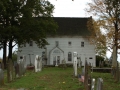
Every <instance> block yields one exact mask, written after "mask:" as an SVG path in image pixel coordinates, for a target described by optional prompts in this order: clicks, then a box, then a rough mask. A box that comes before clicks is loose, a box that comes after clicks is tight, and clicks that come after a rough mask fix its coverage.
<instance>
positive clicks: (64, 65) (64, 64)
mask: <svg viewBox="0 0 120 90" xmlns="http://www.w3.org/2000/svg"><path fill="white" fill-rule="evenodd" d="M62 64H63V69H65V68H66V61H65V59H63V60H62Z"/></svg>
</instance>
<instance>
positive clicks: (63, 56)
mask: <svg viewBox="0 0 120 90" xmlns="http://www.w3.org/2000/svg"><path fill="white" fill-rule="evenodd" d="M53 19H54V21H55V22H56V23H57V24H58V29H57V30H56V35H54V36H47V38H46V40H47V42H48V43H49V44H48V45H46V46H45V48H42V49H41V48H38V47H37V45H36V44H35V42H34V41H30V42H29V43H26V44H25V45H24V47H19V48H18V57H17V58H18V60H19V59H20V57H21V56H24V59H25V60H26V63H25V64H26V65H28V64H30V63H32V64H33V65H34V62H35V57H36V55H39V56H40V57H41V59H42V62H43V64H44V65H59V64H62V60H65V62H66V64H72V63H73V57H74V56H73V53H74V52H77V57H78V59H81V61H82V65H83V66H84V63H85V60H87V62H88V63H91V64H92V65H93V66H94V67H95V66H96V58H95V45H93V44H91V43H90V41H89V36H90V31H89V30H88V28H87V22H88V20H89V19H92V18H91V17H83V18H82V17H81V18H80V17H53Z"/></svg>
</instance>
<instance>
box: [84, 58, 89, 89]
mask: <svg viewBox="0 0 120 90" xmlns="http://www.w3.org/2000/svg"><path fill="white" fill-rule="evenodd" d="M84 70H85V81H84V86H85V89H86V90H88V63H87V58H86V59H85V66H84Z"/></svg>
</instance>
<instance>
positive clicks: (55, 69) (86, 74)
mask: <svg viewBox="0 0 120 90" xmlns="http://www.w3.org/2000/svg"><path fill="white" fill-rule="evenodd" d="M23 62H24V63H23ZM79 64H80V60H79V58H78V59H77V52H74V62H73V65H71V66H69V67H68V66H67V65H66V64H65V60H63V64H62V67H59V66H52V67H50V66H48V67H43V65H42V63H41V57H40V56H39V55H36V58H35V64H34V65H33V66H34V69H27V66H26V65H25V59H24V57H21V59H20V60H19V61H18V62H15V63H14V64H13V63H12V61H11V60H9V62H8V69H7V70H4V69H3V65H0V66H1V67H0V90H119V88H120V85H119V84H120V81H119V80H120V79H119V74H118V73H116V72H117V71H116V69H111V72H102V71H101V72H99V70H98V72H97V70H96V71H95V72H94V70H93V67H92V66H91V64H90V63H88V61H87V58H86V60H85V63H84V64H85V65H84V66H81V64H80V65H79ZM103 67H104V66H103ZM94 68H95V67H94ZM100 68H101V67H97V69H100ZM101 69H102V68H101ZM103 69H104V68H103ZM118 72H119V70H118ZM116 79H118V80H117V81H116Z"/></svg>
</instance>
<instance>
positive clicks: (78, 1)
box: [0, 0, 111, 58]
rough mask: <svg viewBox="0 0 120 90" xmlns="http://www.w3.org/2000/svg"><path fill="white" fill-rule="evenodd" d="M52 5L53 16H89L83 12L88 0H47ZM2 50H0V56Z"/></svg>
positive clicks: (108, 53) (108, 54)
mask: <svg viewBox="0 0 120 90" xmlns="http://www.w3.org/2000/svg"><path fill="white" fill-rule="evenodd" d="M48 1H50V2H51V3H52V4H53V5H54V6H55V9H54V11H53V16H54V17H90V15H88V14H87V13H86V12H85V8H86V7H87V6H86V4H87V3H88V2H90V0H74V1H73V0H48ZM16 48H17V46H16V47H14V48H13V51H14V50H16ZM2 55H3V53H2V50H1V51H0V57H1V58H2ZM110 55H111V53H110V52H107V57H110Z"/></svg>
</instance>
